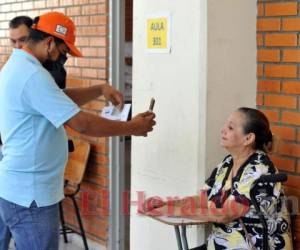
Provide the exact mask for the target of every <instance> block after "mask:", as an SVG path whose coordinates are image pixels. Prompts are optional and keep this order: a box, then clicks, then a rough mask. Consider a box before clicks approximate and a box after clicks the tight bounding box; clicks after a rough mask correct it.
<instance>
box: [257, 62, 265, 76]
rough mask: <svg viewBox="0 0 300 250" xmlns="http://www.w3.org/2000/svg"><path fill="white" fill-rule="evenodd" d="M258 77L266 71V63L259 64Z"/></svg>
mask: <svg viewBox="0 0 300 250" xmlns="http://www.w3.org/2000/svg"><path fill="white" fill-rule="evenodd" d="M256 71H257V72H256V74H257V77H262V76H263V72H264V65H263V64H257V70H256Z"/></svg>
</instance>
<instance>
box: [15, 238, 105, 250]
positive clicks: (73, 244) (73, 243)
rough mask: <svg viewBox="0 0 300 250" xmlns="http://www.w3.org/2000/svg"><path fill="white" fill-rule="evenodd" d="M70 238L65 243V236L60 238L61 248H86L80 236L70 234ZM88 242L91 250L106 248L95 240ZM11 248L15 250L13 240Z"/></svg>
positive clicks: (66, 249) (77, 249)
mask: <svg viewBox="0 0 300 250" xmlns="http://www.w3.org/2000/svg"><path fill="white" fill-rule="evenodd" d="M68 239H69V242H68V243H65V242H64V240H63V238H62V237H61V238H60V242H59V250H83V249H84V247H83V243H82V241H81V238H79V237H78V236H77V237H76V236H75V237H72V236H71V235H69V236H68ZM88 244H89V249H90V250H104V248H103V247H102V246H100V245H98V244H96V243H95V242H91V241H89V242H88ZM9 250H15V246H14V243H13V242H11V243H10V247H9Z"/></svg>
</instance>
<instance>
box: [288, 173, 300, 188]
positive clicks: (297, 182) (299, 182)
mask: <svg viewBox="0 0 300 250" xmlns="http://www.w3.org/2000/svg"><path fill="white" fill-rule="evenodd" d="M286 185H287V186H290V187H296V188H300V176H295V175H289V176H288V180H287V182H286Z"/></svg>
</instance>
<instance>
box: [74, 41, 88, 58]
mask: <svg viewBox="0 0 300 250" xmlns="http://www.w3.org/2000/svg"><path fill="white" fill-rule="evenodd" d="M76 45H77V46H89V45H90V39H89V38H88V37H77V38H76ZM83 56H86V55H83Z"/></svg>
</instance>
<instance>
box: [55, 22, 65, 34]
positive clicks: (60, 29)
mask: <svg viewBox="0 0 300 250" xmlns="http://www.w3.org/2000/svg"><path fill="white" fill-rule="evenodd" d="M55 31H56V32H57V33H59V34H61V35H64V36H65V35H66V34H67V31H68V29H67V28H66V27H64V26H61V25H60V24H58V25H56V30H55Z"/></svg>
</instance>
